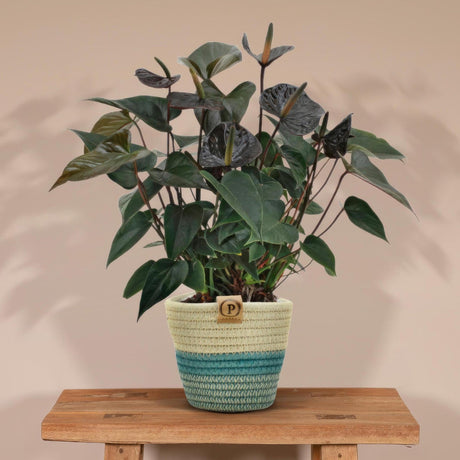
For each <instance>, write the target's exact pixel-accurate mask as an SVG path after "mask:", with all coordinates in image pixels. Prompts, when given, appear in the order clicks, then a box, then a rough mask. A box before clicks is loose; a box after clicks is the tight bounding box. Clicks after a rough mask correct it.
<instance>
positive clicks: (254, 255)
mask: <svg viewBox="0 0 460 460" xmlns="http://www.w3.org/2000/svg"><path fill="white" fill-rule="evenodd" d="M265 252H266V251H265V247H264V246H262V245H261V244H260V243H254V244H251V246H249V262H254V261H255V260H258V259H260V258H261V257H262V256H263V255H264V254H265Z"/></svg>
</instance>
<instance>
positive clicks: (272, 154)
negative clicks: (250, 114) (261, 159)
mask: <svg viewBox="0 0 460 460" xmlns="http://www.w3.org/2000/svg"><path fill="white" fill-rule="evenodd" d="M257 138H258V139H259V142H260V144H261V145H262V151H265V148H266V147H267V144H268V143H269V142H270V139H271V135H270V134H268V133H266V132H265V131H262V132H261V133H260V134H259V135H258V136H257ZM278 153H279V147H278V144H277V142H276V141H275V140H273V141H272V142H271V144H270V146H269V147H268V150H267V156H266V157H265V164H266V165H282V164H283V160H282V158H281V155H277V154H278Z"/></svg>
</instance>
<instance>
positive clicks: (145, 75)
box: [135, 69, 180, 88]
mask: <svg viewBox="0 0 460 460" xmlns="http://www.w3.org/2000/svg"><path fill="white" fill-rule="evenodd" d="M135 75H136V77H137V78H138V79H139V81H140V82H141V83H143V84H144V85H146V86H150V87H151V88H169V87H170V86H171V85H173V84H174V83H176V81H178V80H179V78H180V75H174V76H172V77H171V78H168V77H162V76H161V75H157V74H156V73H153V72H150V70H147V69H137V70H136V73H135Z"/></svg>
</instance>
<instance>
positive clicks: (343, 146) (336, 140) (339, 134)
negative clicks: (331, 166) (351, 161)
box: [323, 114, 351, 158]
mask: <svg viewBox="0 0 460 460" xmlns="http://www.w3.org/2000/svg"><path fill="white" fill-rule="evenodd" d="M350 131H351V114H350V115H348V117H346V118H344V119H343V120H342V121H341V122H340V123H339V124H338V125H337V126H336V127H335V128H333V129H331V130H330V131H329V132H328V133H327V134H326V135H325V136H324V138H323V144H324V153H325V155H326V156H327V157H328V158H341V157H342V156H343V155H345V153H346V152H347V143H348V138H349V137H350Z"/></svg>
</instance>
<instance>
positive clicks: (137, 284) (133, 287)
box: [123, 260, 155, 299]
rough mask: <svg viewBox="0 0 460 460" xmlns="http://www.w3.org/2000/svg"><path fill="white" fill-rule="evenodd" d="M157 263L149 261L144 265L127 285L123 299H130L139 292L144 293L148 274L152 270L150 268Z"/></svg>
mask: <svg viewBox="0 0 460 460" xmlns="http://www.w3.org/2000/svg"><path fill="white" fill-rule="evenodd" d="M154 263H155V262H154V261H153V260H148V261H147V262H145V264H142V265H141V266H140V267H139V268H138V269H137V270H136V271H135V272H134V273H133V275H132V276H131V278H130V279H129V281H128V283H127V284H126V287H125V290H124V292H123V297H124V298H125V299H129V298H130V297H132V296H133V295H134V294H137V293H138V292H139V291H142V289H144V286H145V280H146V278H147V274H148V272H149V270H150V267H151V266H152V265H153V264H154Z"/></svg>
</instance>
